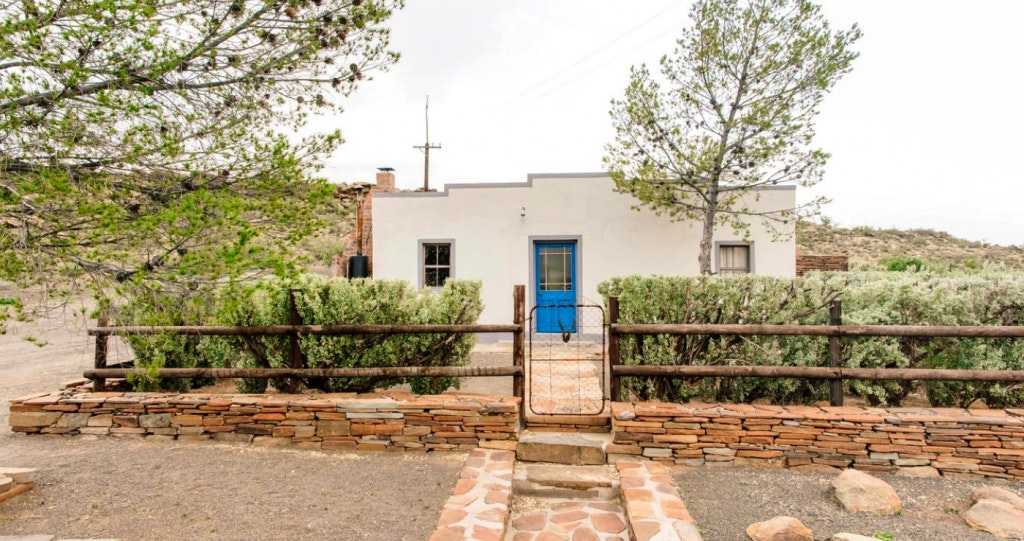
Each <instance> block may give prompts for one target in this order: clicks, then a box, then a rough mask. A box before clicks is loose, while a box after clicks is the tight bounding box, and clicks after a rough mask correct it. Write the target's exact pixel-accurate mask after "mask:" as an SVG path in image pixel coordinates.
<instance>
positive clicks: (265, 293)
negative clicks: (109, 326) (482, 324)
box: [131, 275, 483, 393]
mask: <svg viewBox="0 0 1024 541" xmlns="http://www.w3.org/2000/svg"><path fill="white" fill-rule="evenodd" d="M292 291H294V293H293V294H294V299H295V306H296V309H297V311H298V313H299V316H300V317H301V320H302V323H304V324H307V325H330V324H389V325H402V324H471V323H475V322H476V320H477V318H478V317H479V316H480V312H481V310H482V307H483V305H482V303H481V300H480V283H479V282H473V281H465V280H449V281H448V283H447V284H446V285H445V287H444V288H443V289H442V290H441V291H440V292H437V293H432V292H430V291H418V290H416V289H414V288H412V287H410V286H409V285H408V284H407V283H406V282H404V281H383V280H368V279H367V280H342V279H327V278H323V277H319V276H314V275H306V276H302V277H299V278H297V279H293V280H288V279H282V278H267V279H263V280H259V281H256V282H247V283H235V284H230V285H227V286H225V287H223V288H221V289H219V290H218V291H217V292H216V293H215V294H214V295H213V296H212V298H209V299H205V302H199V303H197V304H200V305H202V306H206V307H209V308H210V309H209V311H207V312H205V313H202V314H199V313H197V312H194V311H192V312H190V315H193V316H197V317H195V319H193V320H191V321H187V323H188V324H191V325H197V324H200V325H246V326H248V325H285V324H288V323H289V322H290V307H291V305H290V302H291V301H290V298H289V297H290V296H291V295H292V293H291V292H292ZM134 304H135V305H138V306H139V307H140V308H139V310H136V311H135V312H133V313H132V314H133V316H134V317H135V318H136V319H135V320H136V321H138V317H139V316H140V315H143V316H146V315H148V316H150V320H153V321H155V320H156V319H159V318H157V317H154V316H153V315H152V314H150V313H148V312H147V309H148V310H150V311H152V312H153V313H155V314H158V315H161V316H162V317H163V320H167V319H172V318H168V317H166V316H165V315H164V314H165V312H166V310H162V309H161V310H154V309H153V306H154V305H153V304H152V303H144V302H136V303H134ZM140 312H141V313H140ZM173 319H174V320H175V322H174V323H160V324H183V323H186V322H185V321H181V320H183V319H185V317H184V316H182V317H175V318H173ZM145 324H156V323H148V322H147V323H145ZM474 342H475V336H474V335H472V334H459V335H456V334H400V335H351V336H302V337H300V339H299V344H300V351H301V354H302V360H303V366H304V367H310V368H348V367H375V366H464V365H466V364H468V363H469V360H470V358H469V353H470V350H471V349H472V347H473V344H474ZM131 346H132V348H133V350H134V351H135V353H136V358H137V364H139V365H140V366H144V367H152V366H224V367H268V368H279V367H286V366H288V359H289V357H290V343H289V338H288V337H269V336H261V337H235V336H210V337H202V338H199V337H181V336H174V337H171V336H157V337H137V338H133V339H132V340H131ZM402 381H403V378H330V379H326V378H306V379H303V380H299V379H297V378H286V379H280V380H275V381H274V382H273V383H274V385H275V387H276V388H278V389H280V390H284V391H287V392H300V391H301V390H303V389H319V390H323V391H328V392H335V391H369V390H372V389H375V388H379V387H386V386H390V385H393V384H397V383H401V382H402ZM408 382H409V383H410V385H411V386H412V389H413V391H414V392H417V393H436V392H441V391H444V390H446V389H448V388H449V387H451V386H455V387H456V388H458V386H459V379H458V378H408ZM160 383H164V384H165V382H153V381H150V382H148V385H149V386H151V387H152V386H155V385H156V384H160ZM267 383H268V382H267V380H266V379H245V380H241V382H240V384H239V387H240V389H241V390H242V391H243V392H263V391H265V390H266V388H267ZM137 386H138V384H137ZM179 386H180V385H179Z"/></svg>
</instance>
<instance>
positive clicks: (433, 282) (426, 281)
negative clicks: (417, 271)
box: [423, 269, 440, 287]
mask: <svg viewBox="0 0 1024 541" xmlns="http://www.w3.org/2000/svg"><path fill="white" fill-rule="evenodd" d="M437 272H438V269H423V285H425V286H426V287H440V284H439V283H438V277H437Z"/></svg>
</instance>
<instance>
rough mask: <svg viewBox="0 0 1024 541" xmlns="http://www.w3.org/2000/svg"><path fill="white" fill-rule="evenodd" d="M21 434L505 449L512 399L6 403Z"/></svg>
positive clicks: (111, 398) (90, 397) (64, 396)
mask: <svg viewBox="0 0 1024 541" xmlns="http://www.w3.org/2000/svg"><path fill="white" fill-rule="evenodd" d="M10 408H11V415H10V425H11V430H13V431H14V432H22V433H26V434H66V435H79V434H95V435H103V436H117V437H145V438H156V439H179V440H190V439H192V440H206V439H214V440H221V441H237V442H243V443H251V444H254V445H267V446H277V445H281V446H283V445H294V446H296V447H303V448H312V449H322V450H347V451H421V452H423V451H429V450H453V449H475V448H478V447H484V448H493V449H506V450H508V449H515V443H516V440H517V437H518V433H519V399H518V398H514V397H499V396H484V395H457V394H453V395H436V396H416V395H411V394H410V395H407V396H406V395H391V396H381V395H379V394H377V395H357V394H334V395H316V396H311V395H201V394H173V393H42V394H37V395H31V396H27V397H22V398H17V399H14V400H11V406H10Z"/></svg>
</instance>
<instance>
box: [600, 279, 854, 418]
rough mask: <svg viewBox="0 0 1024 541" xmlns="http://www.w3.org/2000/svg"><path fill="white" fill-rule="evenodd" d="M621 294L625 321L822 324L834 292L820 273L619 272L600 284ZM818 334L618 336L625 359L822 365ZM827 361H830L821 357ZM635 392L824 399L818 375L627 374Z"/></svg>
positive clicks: (662, 395) (664, 395)
mask: <svg viewBox="0 0 1024 541" xmlns="http://www.w3.org/2000/svg"><path fill="white" fill-rule="evenodd" d="M598 288H599V291H600V292H601V294H602V296H604V297H605V298H606V299H607V297H608V296H610V295H617V296H618V297H619V321H620V322H622V323H710V324H718V323H803V324H823V323H826V322H827V320H828V315H827V309H825V307H826V306H827V305H828V304H829V302H830V301H831V299H832V298H834V296H835V292H834V291H831V290H830V289H828V287H827V286H826V284H825V283H824V282H823V281H821V280H820V279H809V280H804V279H791V280H778V279H773V278H767V277H759V276H729V277H717V276H701V277H653V278H644V277H639V276H630V277H626V278H614V279H612V280H611V281H609V282H604V283H602V284H600V285H599V286H598ZM826 347H827V344H826V343H824V342H823V341H822V340H820V339H815V338H806V337H783V336H756V337H739V336H665V335H659V336H644V337H641V336H631V337H623V339H622V340H621V356H622V357H621V359H622V362H623V363H624V364H636V365H640V364H648V365H734V364H751V365H782V364H787V365H792V366H820V365H821V363H822V360H823V359H827V351H826V349H825V348H826ZM824 362H825V363H826V364H827V360H825V361H824ZM623 388H624V389H626V390H627V391H629V392H630V393H632V394H634V395H635V396H636V397H638V398H640V399H642V400H647V399H655V398H657V399H663V400H672V401H677V400H689V399H691V398H699V399H702V400H716V401H751V400H757V399H768V400H770V401H773V402H811V401H813V400H818V399H821V398H823V397H826V396H827V394H828V388H827V385H824V384H823V382H820V381H811V380H797V379H767V378H692V379H686V380H681V379H668V378H642V377H638V378H628V379H625V380H624V385H623Z"/></svg>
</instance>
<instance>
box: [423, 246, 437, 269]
mask: <svg viewBox="0 0 1024 541" xmlns="http://www.w3.org/2000/svg"><path fill="white" fill-rule="evenodd" d="M423 264H424V265H437V245H436V244H424V245H423Z"/></svg>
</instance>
